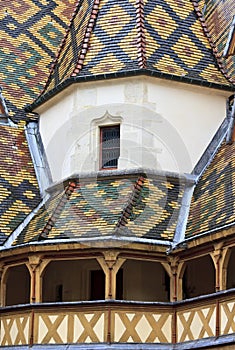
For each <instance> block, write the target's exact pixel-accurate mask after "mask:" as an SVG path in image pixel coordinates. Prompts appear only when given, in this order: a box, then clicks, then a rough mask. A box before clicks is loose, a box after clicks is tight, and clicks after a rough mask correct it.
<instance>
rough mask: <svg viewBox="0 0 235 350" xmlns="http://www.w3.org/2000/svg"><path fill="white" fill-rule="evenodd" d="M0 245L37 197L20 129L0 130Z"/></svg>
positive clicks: (27, 152) (28, 157) (29, 161)
mask: <svg viewBox="0 0 235 350" xmlns="http://www.w3.org/2000/svg"><path fill="white" fill-rule="evenodd" d="M0 139H1V147H0V159H1V162H0V244H2V243H4V241H5V240H6V239H7V237H9V235H10V234H11V233H12V231H13V230H14V229H16V228H17V227H18V226H19V225H20V224H21V222H22V221H23V220H24V219H25V217H26V216H27V215H28V214H29V213H30V212H31V211H32V210H33V209H34V208H35V207H36V206H37V205H38V203H39V201H40V194H39V189H38V185H37V180H36V176H35V173H34V169H33V165H32V161H31V156H30V154H29V151H28V148H27V145H26V141H25V134H24V129H23V128H22V125H19V124H18V126H17V127H16V126H15V127H12V126H3V125H1V126H0Z"/></svg>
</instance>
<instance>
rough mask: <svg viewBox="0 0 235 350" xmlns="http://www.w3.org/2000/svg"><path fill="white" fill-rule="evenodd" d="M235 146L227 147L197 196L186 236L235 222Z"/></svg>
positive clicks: (198, 187)
mask: <svg viewBox="0 0 235 350" xmlns="http://www.w3.org/2000/svg"><path fill="white" fill-rule="evenodd" d="M234 153H235V144H234V143H233V144H232V145H228V144H225V143H224V144H223V145H222V146H221V148H220V150H219V151H218V153H217V154H216V156H215V158H214V159H213V161H212V163H211V164H210V166H209V167H208V168H207V170H206V171H205V172H204V174H203V176H202V177H201V179H200V181H199V183H198V185H197V187H196V189H195V191H194V195H193V200H192V204H191V209H190V215H189V221H188V226H187V231H186V237H190V236H192V235H197V234H200V233H205V232H208V231H210V230H213V229H219V228H220V227H222V226H224V225H227V224H230V223H233V222H235V159H234Z"/></svg>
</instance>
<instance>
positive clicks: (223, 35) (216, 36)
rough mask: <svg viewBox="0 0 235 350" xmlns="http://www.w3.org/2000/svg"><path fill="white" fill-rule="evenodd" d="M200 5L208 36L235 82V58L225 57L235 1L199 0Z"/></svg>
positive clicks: (234, 10) (234, 12)
mask: <svg viewBox="0 0 235 350" xmlns="http://www.w3.org/2000/svg"><path fill="white" fill-rule="evenodd" d="M198 5H199V7H200V9H201V11H202V13H203V14H204V18H205V25H206V28H207V30H208V34H209V36H210V37H211V40H212V42H213V44H214V45H215V47H216V49H217V51H218V56H219V59H220V60H221V61H222V64H223V66H224V69H225V70H226V72H227V75H228V76H229V77H230V78H231V80H232V81H233V83H234V82H235V56H230V57H227V58H225V57H224V49H225V46H226V44H227V41H228V38H229V32H230V29H231V25H232V22H233V17H234V16H235V2H234V0H226V1H220V0H208V1H206V2H205V0H199V1H198Z"/></svg>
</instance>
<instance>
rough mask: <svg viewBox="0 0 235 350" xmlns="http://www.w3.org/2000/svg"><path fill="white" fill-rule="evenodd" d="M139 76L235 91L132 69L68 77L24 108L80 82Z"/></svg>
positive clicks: (230, 87) (32, 108) (231, 88)
mask: <svg viewBox="0 0 235 350" xmlns="http://www.w3.org/2000/svg"><path fill="white" fill-rule="evenodd" d="M140 75H146V76H151V77H156V78H162V79H167V80H173V81H177V82H182V83H187V84H192V85H198V86H204V87H208V88H213V89H218V90H224V91H232V92H233V91H235V85H233V84H232V83H231V85H223V84H219V83H218V84H216V83H212V82H208V81H203V80H200V79H196V78H191V77H187V76H176V75H173V74H168V73H163V72H159V71H154V70H151V69H133V70H128V71H123V72H116V73H108V74H106V73H103V74H97V75H86V76H75V77H70V78H68V79H66V80H65V81H63V82H62V83H60V84H58V85H57V86H56V87H55V88H54V89H52V90H50V91H49V92H47V93H45V94H44V95H41V96H39V98H38V99H37V100H35V101H34V102H33V103H32V104H30V105H27V106H26V107H25V111H26V112H32V111H33V110H35V109H36V108H37V107H39V106H41V105H42V104H43V103H45V102H47V101H49V100H50V99H51V98H52V97H54V96H55V95H57V94H58V93H59V92H61V91H63V90H64V89H65V88H67V87H68V86H70V85H71V84H73V83H81V82H89V81H98V80H106V79H107V80H108V79H115V78H125V77H132V76H140Z"/></svg>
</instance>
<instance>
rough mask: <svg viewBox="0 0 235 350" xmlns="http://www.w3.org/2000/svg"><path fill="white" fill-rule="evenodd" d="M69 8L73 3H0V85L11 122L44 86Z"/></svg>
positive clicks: (44, 0) (58, 0)
mask: <svg viewBox="0 0 235 350" xmlns="http://www.w3.org/2000/svg"><path fill="white" fill-rule="evenodd" d="M73 7H74V1H73V0H69V1H68V0H56V1H55V0H50V1H49V0H21V1H20V2H17V1H8V0H2V1H1V9H0V85H1V86H2V87H3V91H4V96H5V98H6V102H7V105H8V108H9V110H10V116H11V117H12V118H13V119H14V120H15V121H19V120H20V119H22V118H24V114H23V113H22V110H23V108H24V107H25V106H26V104H28V103H32V102H33V100H34V99H35V98H36V96H38V94H39V92H40V91H41V90H42V88H43V86H44V85H45V82H46V79H47V77H48V74H49V67H50V64H51V61H52V58H53V57H54V55H55V53H56V51H57V48H58V46H59V43H60V41H61V40H62V38H63V35H64V33H65V29H66V28H67V25H68V23H69V18H70V16H71V12H72V10H73Z"/></svg>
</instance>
